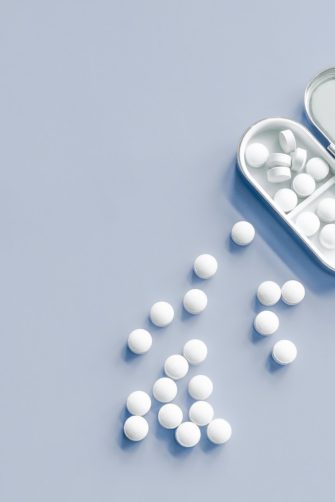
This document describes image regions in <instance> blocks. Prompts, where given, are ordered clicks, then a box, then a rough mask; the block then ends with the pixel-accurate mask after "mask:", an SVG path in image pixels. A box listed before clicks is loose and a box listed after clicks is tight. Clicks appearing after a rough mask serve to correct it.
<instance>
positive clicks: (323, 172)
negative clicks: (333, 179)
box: [306, 157, 329, 181]
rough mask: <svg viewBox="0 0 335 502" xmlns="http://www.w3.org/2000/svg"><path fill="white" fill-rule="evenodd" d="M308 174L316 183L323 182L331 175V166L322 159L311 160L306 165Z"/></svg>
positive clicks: (314, 158)
mask: <svg viewBox="0 0 335 502" xmlns="http://www.w3.org/2000/svg"><path fill="white" fill-rule="evenodd" d="M306 172H307V173H308V174H310V175H311V176H313V178H314V179H315V181H322V180H324V179H325V178H327V176H328V174H329V166H328V164H327V162H325V161H324V160H323V159H320V157H313V158H312V159H309V161H308V162H307V164H306Z"/></svg>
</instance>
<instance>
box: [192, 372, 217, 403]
mask: <svg viewBox="0 0 335 502" xmlns="http://www.w3.org/2000/svg"><path fill="white" fill-rule="evenodd" d="M188 392H189V394H190V396H191V397H193V399H196V400H197V401H203V400H204V399H208V398H209V396H210V395H211V394H212V392H213V383H212V380H211V379H210V378H208V376H206V375H196V376H194V377H192V378H191V380H190V381H189V383H188Z"/></svg>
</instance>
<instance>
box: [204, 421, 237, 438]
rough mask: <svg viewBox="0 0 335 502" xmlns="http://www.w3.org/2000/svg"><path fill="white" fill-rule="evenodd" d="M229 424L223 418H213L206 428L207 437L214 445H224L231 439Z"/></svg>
mask: <svg viewBox="0 0 335 502" xmlns="http://www.w3.org/2000/svg"><path fill="white" fill-rule="evenodd" d="M231 434H232V430H231V426H230V423H229V422H227V420H224V419H223V418H215V419H214V420H212V422H210V424H209V425H208V427H207V437H208V439H209V440H210V441H212V443H214V444H224V443H226V442H227V441H229V439H230V438H231Z"/></svg>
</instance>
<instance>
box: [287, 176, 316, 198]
mask: <svg viewBox="0 0 335 502" xmlns="http://www.w3.org/2000/svg"><path fill="white" fill-rule="evenodd" d="M292 187H293V190H294V191H295V192H296V193H297V195H298V196H299V197H308V195H311V194H312V193H313V192H314V190H315V180H314V178H313V177H312V176H311V175H310V174H306V173H300V174H297V175H296V176H295V177H294V178H293V182H292Z"/></svg>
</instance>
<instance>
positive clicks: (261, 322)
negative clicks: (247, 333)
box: [254, 310, 279, 336]
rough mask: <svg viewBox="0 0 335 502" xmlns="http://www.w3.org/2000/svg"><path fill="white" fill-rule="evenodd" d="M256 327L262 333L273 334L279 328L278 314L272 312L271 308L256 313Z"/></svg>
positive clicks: (265, 334) (264, 334)
mask: <svg viewBox="0 0 335 502" xmlns="http://www.w3.org/2000/svg"><path fill="white" fill-rule="evenodd" d="M254 328H255V330H256V331H257V333H259V334H260V335H263V336H268V335H273V333H275V332H276V331H277V329H278V328H279V318H278V316H277V314H275V313H274V312H271V310H263V311H262V312H260V313H259V314H257V315H256V317H255V320H254Z"/></svg>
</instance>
